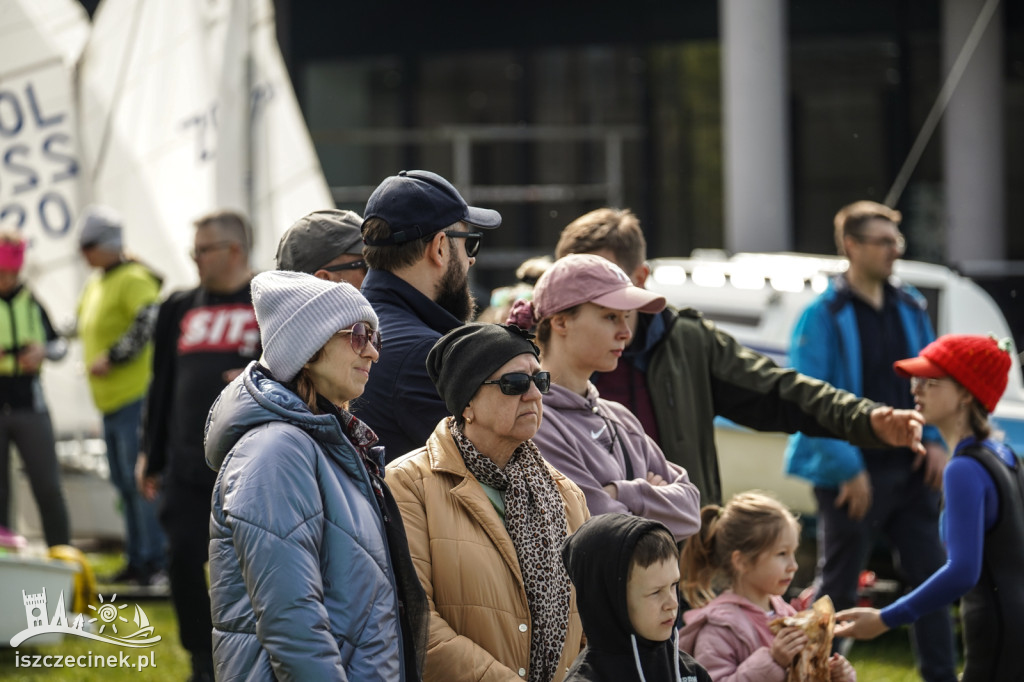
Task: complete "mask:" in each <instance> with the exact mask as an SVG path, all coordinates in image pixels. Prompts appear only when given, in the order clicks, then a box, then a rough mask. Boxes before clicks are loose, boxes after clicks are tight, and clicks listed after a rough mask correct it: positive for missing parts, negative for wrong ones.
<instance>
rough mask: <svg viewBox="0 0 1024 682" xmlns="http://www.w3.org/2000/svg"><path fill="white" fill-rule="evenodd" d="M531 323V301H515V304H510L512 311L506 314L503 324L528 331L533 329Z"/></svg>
mask: <svg viewBox="0 0 1024 682" xmlns="http://www.w3.org/2000/svg"><path fill="white" fill-rule="evenodd" d="M533 322H534V319H533V301H528V300H526V299H525V298H518V299H516V302H515V303H513V304H512V309H511V310H509V312H508V319H507V320H505V324H514V325H516V326H517V327H519V328H520V329H530V328H532V327H533Z"/></svg>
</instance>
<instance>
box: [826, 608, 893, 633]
mask: <svg viewBox="0 0 1024 682" xmlns="http://www.w3.org/2000/svg"><path fill="white" fill-rule="evenodd" d="M888 629H889V626H888V625H886V624H885V622H884V621H883V620H882V615H881V612H880V611H879V610H878V609H868V608H856V609H846V610H845V611H840V612H839V613H837V614H836V629H835V636H836V637H853V638H854V639H874V638H875V637H878V636H879V635H880V634H882V633H883V632H886V631H888Z"/></svg>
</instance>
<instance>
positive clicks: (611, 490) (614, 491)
mask: <svg viewBox="0 0 1024 682" xmlns="http://www.w3.org/2000/svg"><path fill="white" fill-rule="evenodd" d="M601 487H602V488H604V491H605V492H606V493H608V497H610V498H612V499H613V500H617V499H619V489H618V488H616V487H615V484H614V483H607V484H605V485H603V486H601Z"/></svg>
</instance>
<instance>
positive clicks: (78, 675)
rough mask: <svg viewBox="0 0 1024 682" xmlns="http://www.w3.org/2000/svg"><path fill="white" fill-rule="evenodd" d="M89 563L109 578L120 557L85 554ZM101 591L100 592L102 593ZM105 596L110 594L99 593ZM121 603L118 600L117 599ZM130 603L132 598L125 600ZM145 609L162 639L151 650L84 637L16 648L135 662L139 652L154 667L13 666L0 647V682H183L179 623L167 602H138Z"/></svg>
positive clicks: (185, 667) (185, 666)
mask: <svg viewBox="0 0 1024 682" xmlns="http://www.w3.org/2000/svg"><path fill="white" fill-rule="evenodd" d="M87 556H88V557H89V561H90V563H91V564H92V566H93V570H94V571H95V573H96V574H97V575H108V574H111V573H113V572H115V571H116V570H117V569H118V568H119V567H120V562H121V558H120V555H119V554H88V555H87ZM101 592H102V590H101ZM102 593H103V594H104V596H107V597H110V596H111V595H108V594H106V593H105V592H102ZM117 601H118V602H121V600H120V599H118V600H117ZM127 602H128V603H129V604H133V603H134V602H132V600H131V599H129V600H127ZM139 604H140V606H142V608H143V609H144V610H145V612H146V616H147V617H148V618H149V622H150V625H152V626H153V634H154V635H160V637H161V640H160V641H159V642H158V643H157V644H155V645H154V646H153V647H150V648H145V649H129V648H122V647H119V646H116V645H113V644H106V643H104V642H98V641H96V640H92V639H85V638H83V637H73V636H69V637H64V639H63V641H62V642H61V643H60V644H53V645H46V646H31V642H32V640H29V641H28V642H26V643H24V644H22V645H21V646H20V647H18V649H17V652H18V654H20V655H21V656H25V655H30V656H35V655H40V656H47V655H49V656H75V657H78V656H81V655H88V654H89V653H90V652H91V653H92V654H93V655H94V656H104V657H106V656H110V655H114V656H117V655H118V652H120V651H123V652H124V653H125V654H126V655H127V656H128V657H129V659H130V660H131V661H132V662H136V661H137V660H138V659H137V656H138V655H139V654H140V653H146V654H148V653H149V652H152V653H153V659H154V661H155V663H156V667H155V668H153V669H150V670H141V671H139V670H135V669H125V668H122V669H118V668H77V667H76V668H74V669H69V668H57V669H46V668H23V667H16V666H15V650H14V649H11V648H9V647H0V680H18V681H22V680H24V681H25V682H28V681H29V680H75V682H117V681H118V680H126V681H127V680H138V681H140V682H142V681H144V680H184V679H187V678H188V676H189V675H190V674H191V672H192V671H191V666H190V664H189V656H188V653H187V652H186V651H185V650H184V649H183V648H182V647H181V641H180V640H179V639H178V621H177V619H176V618H175V616H174V609H173V608H172V607H171V602H170V600H169V599H158V600H152V599H147V600H144V601H143V600H140V601H139Z"/></svg>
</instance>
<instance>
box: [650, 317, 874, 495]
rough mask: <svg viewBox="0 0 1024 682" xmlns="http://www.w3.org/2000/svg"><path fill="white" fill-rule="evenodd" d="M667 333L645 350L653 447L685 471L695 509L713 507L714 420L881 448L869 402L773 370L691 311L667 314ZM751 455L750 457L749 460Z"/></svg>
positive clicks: (716, 490) (717, 485) (716, 480)
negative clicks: (697, 499) (697, 502)
mask: <svg viewBox="0 0 1024 682" xmlns="http://www.w3.org/2000/svg"><path fill="white" fill-rule="evenodd" d="M662 314H663V315H666V317H667V318H668V319H667V324H668V329H667V331H666V332H665V335H664V337H663V339H662V340H661V341H660V342H658V343H657V345H656V346H655V347H654V348H653V349H652V351H651V357H650V362H649V364H648V367H647V371H646V376H647V390H648V391H649V393H650V396H651V402H652V403H653V405H654V413H655V418H656V419H657V422H658V431H659V435H660V443H659V445H661V449H662V450H663V451H664V453H665V456H666V457H667V458H668V459H669V460H670V461H672V462H675V463H676V464H679V465H681V466H683V467H685V468H686V471H687V472H688V473H689V475H690V481H691V482H692V483H693V484H694V485H696V486H697V488H698V489H699V490H700V493H701V503H702V504H712V503H714V504H720V503H721V501H722V499H721V498H722V486H721V480H720V474H719V468H718V452H717V450H716V448H715V431H714V418H715V416H716V415H719V416H722V417H725V418H727V419H730V420H732V421H734V422H736V423H737V424H742V425H743V426H747V427H750V428H752V429H756V430H758V431H784V432H786V433H795V432H796V431H802V432H804V433H806V434H808V435H812V436H829V437H834V438H843V439H845V440H849V441H850V442H851V443H853V444H854V445H859V446H861V447H871V448H877V447H885V444H884V443H883V442H882V441H880V440H879V439H878V438H877V437H876V436H875V433H874V431H873V430H872V428H871V418H870V413H871V410H872V409H874V408H875V407H877V406H878V403H875V402H873V401H871V400H866V399H861V398H858V397H857V396H855V395H853V394H852V393H848V392H847V391H842V390H839V389H837V388H833V387H832V386H831V385H829V384H827V383H825V382H823V381H819V380H817V379H813V378H811V377H808V376H806V375H803V374H800V373H799V372H797V371H795V370H793V369H784V368H781V367H779V366H778V365H776V364H775V362H774V361H772V360H771V359H770V358H768V357H765V356H764V355H761V354H760V353H758V352H756V351H753V350H750V349H749V348H746V347H745V346H743V345H741V344H740V343H739V342H738V341H736V339H734V338H732V337H731V336H729V335H728V334H726V333H725V332H723V331H721V330H719V329H718V328H717V327H715V325H714V323H713V322H711V321H710V320H706V319H704V318H703V316H702V315H701V313H700V312H698V311H696V310H693V309H691V308H686V309H683V310H679V311H675V310H671V309H670V310H667V311H666V312H665V313H662ZM751 456H756V455H755V454H753V453H752V454H751Z"/></svg>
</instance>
